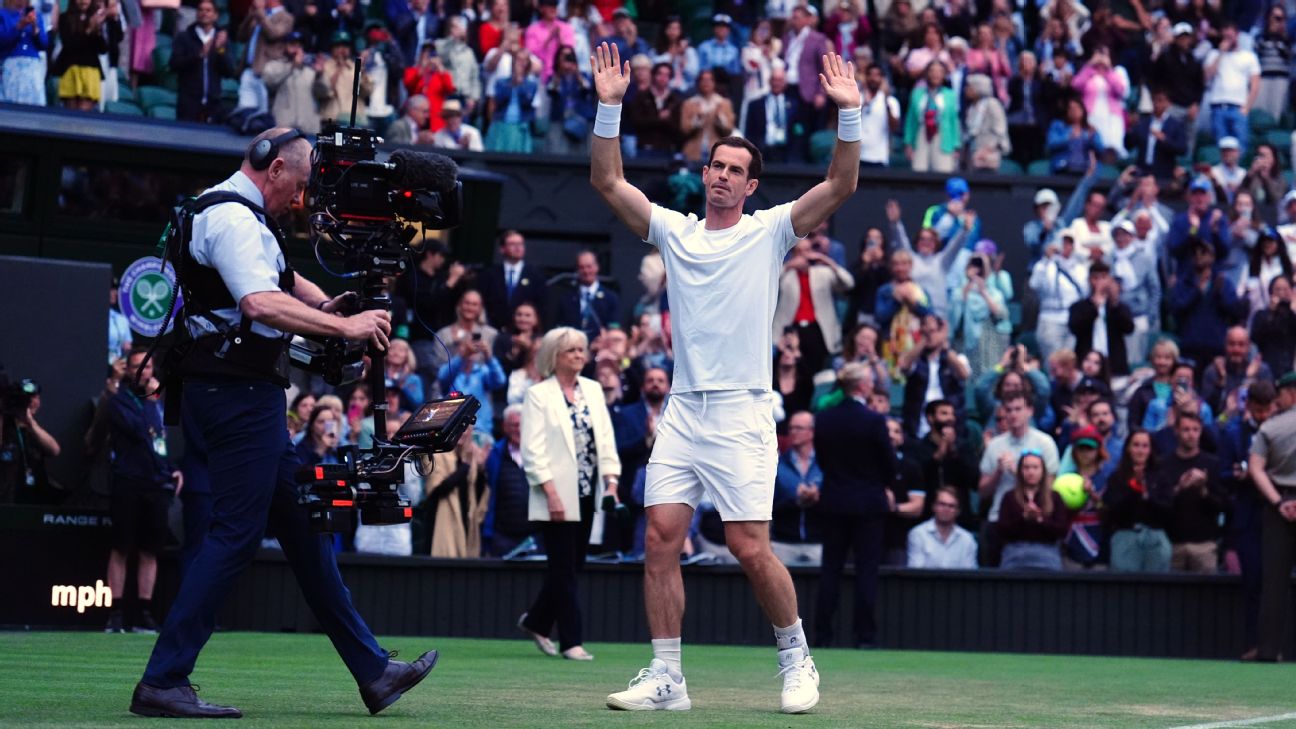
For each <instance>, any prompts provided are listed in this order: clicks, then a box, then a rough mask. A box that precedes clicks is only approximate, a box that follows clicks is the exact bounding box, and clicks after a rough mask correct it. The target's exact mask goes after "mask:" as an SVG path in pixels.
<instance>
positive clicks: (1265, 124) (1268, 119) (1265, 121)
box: [1247, 109, 1278, 134]
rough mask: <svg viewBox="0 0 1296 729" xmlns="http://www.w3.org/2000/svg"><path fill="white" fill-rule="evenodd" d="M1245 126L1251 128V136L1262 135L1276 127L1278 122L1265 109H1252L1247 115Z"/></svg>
mask: <svg viewBox="0 0 1296 729" xmlns="http://www.w3.org/2000/svg"><path fill="white" fill-rule="evenodd" d="M1247 125H1248V126H1250V127H1251V133H1252V134H1264V133H1265V132H1267V131H1269V130H1270V129H1273V128H1274V127H1277V126H1278V120H1277V119H1275V118H1274V115H1273V114H1270V113H1269V111H1268V110H1267V109H1252V110H1251V113H1250V114H1248V115H1247Z"/></svg>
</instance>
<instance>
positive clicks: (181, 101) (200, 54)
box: [171, 0, 236, 124]
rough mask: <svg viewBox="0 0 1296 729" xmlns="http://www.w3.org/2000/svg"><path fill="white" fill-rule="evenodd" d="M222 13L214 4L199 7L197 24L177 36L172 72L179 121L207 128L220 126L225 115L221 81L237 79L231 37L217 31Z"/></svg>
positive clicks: (207, 1) (208, 0)
mask: <svg viewBox="0 0 1296 729" xmlns="http://www.w3.org/2000/svg"><path fill="white" fill-rule="evenodd" d="M218 18H219V13H218V12H217V11H216V5H215V3H214V2H212V0H202V2H200V3H198V22H196V23H194V24H193V25H191V26H189V27H188V28H186V29H185V31H184V32H183V33H177V34H176V37H175V42H174V43H173V44H172V46H171V70H172V71H175V73H176V75H177V78H176V83H177V87H176V91H177V95H176V118H177V119H180V120H182V121H196V122H202V123H204V124H216V123H219V122H220V121H221V120H222V118H223V115H224V111H225V110H224V108H223V104H222V103H221V79H222V78H234V77H235V76H236V74H235V73H234V57H233V54H231V53H229V43H228V41H229V35H228V34H227V33H226V32H225V31H224V30H219V29H217V28H216V21H217V19H218Z"/></svg>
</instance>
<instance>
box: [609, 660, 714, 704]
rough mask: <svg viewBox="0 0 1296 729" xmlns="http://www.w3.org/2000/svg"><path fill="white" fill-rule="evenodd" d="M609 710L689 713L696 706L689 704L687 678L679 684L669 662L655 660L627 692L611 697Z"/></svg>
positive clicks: (632, 681) (641, 672)
mask: <svg viewBox="0 0 1296 729" xmlns="http://www.w3.org/2000/svg"><path fill="white" fill-rule="evenodd" d="M607 706H608V708H609V709H621V710H623V711H688V710H689V709H691V708H693V702H692V701H689V697H688V687H687V686H686V685H685V683H684V677H683V676H681V677H680V680H679V681H678V682H677V681H676V680H675V679H674V678H673V677H672V676H671V675H670V670H669V669H668V668H667V666H666V662H665V661H663V660H661V659H658V658H654V659H653V660H652V663H649V664H648V667H647V668H644V669H642V670H640V671H639V675H638V676H635V677H634V678H633V679H632V680H631V681H630V687H629V688H628V689H626V690H625V691H620V692H618V693H615V694H609V695H608V697H607Z"/></svg>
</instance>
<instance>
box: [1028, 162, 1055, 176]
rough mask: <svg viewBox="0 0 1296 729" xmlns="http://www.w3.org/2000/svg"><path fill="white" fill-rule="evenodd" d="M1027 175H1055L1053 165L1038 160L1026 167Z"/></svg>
mask: <svg viewBox="0 0 1296 729" xmlns="http://www.w3.org/2000/svg"><path fill="white" fill-rule="evenodd" d="M1026 174H1028V175H1031V176H1032V177H1045V176H1047V175H1051V174H1053V163H1052V162H1051V161H1049V160H1046V159H1037V160H1035V161H1034V162H1031V163H1030V164H1029V165H1027V166H1026Z"/></svg>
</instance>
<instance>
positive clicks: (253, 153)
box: [248, 129, 306, 170]
mask: <svg viewBox="0 0 1296 729" xmlns="http://www.w3.org/2000/svg"><path fill="white" fill-rule="evenodd" d="M305 138H306V135H305V134H302V133H301V132H300V131H298V130H296V129H290V130H288V131H286V132H284V133H283V134H280V135H279V136H277V137H270V138H268V139H262V140H261V141H259V142H257V143H255V144H253V145H252V146H251V147H250V148H248V164H250V165H252V169H254V170H264V169H268V168H269V167H270V163H271V162H274V161H275V158H276V157H278V156H279V150H280V149H282V148H283V146H284V145H285V144H288V143H289V142H291V141H293V140H294V139H305Z"/></svg>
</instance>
